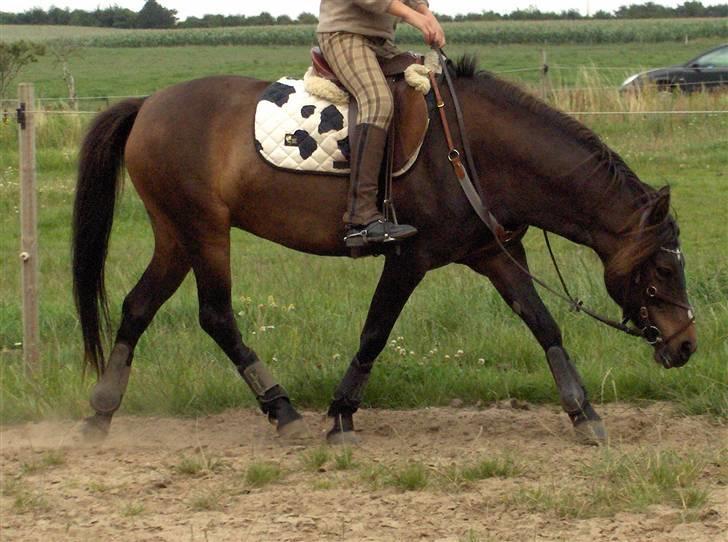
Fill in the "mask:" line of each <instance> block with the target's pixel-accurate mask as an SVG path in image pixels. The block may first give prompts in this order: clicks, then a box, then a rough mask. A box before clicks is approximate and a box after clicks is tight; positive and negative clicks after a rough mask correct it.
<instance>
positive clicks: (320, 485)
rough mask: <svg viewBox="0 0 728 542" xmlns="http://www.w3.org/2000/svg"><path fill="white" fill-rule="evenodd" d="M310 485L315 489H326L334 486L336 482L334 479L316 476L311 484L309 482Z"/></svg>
mask: <svg viewBox="0 0 728 542" xmlns="http://www.w3.org/2000/svg"><path fill="white" fill-rule="evenodd" d="M311 487H312V488H313V489H314V490H316V491H326V490H328V489H333V488H334V487H336V483H335V482H334V480H330V479H328V478H326V479H320V478H318V479H316V480H314V482H313V484H311Z"/></svg>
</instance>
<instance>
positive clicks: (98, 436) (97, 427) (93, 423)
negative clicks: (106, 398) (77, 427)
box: [81, 414, 111, 444]
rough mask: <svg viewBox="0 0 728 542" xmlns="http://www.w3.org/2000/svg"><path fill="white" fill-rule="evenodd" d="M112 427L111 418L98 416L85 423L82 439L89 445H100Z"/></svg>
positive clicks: (87, 419)
mask: <svg viewBox="0 0 728 542" xmlns="http://www.w3.org/2000/svg"><path fill="white" fill-rule="evenodd" d="M110 427H111V416H106V415H104V414H96V415H95V416H90V417H88V418H86V419H85V420H84V421H83V425H82V426H81V437H82V438H83V440H84V441H85V442H86V443H88V444H98V443H101V442H103V441H104V439H105V438H106V437H107V436H108V434H109V428H110Z"/></svg>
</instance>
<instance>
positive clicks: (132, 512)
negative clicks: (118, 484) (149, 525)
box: [121, 502, 144, 518]
mask: <svg viewBox="0 0 728 542" xmlns="http://www.w3.org/2000/svg"><path fill="white" fill-rule="evenodd" d="M143 512H144V505H143V504H142V503H140V502H130V503H127V504H125V505H124V506H123V507H122V508H121V515H122V516H124V517H125V518H133V517H136V516H140V515H141V514H142V513H143Z"/></svg>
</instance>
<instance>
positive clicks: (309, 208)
mask: <svg viewBox="0 0 728 542" xmlns="http://www.w3.org/2000/svg"><path fill="white" fill-rule="evenodd" d="M269 84H270V83H268V82H265V81H260V80H257V79H251V78H247V77H238V76H217V77H207V78H203V79H196V80H193V81H188V82H185V83H181V84H178V85H174V86H171V87H169V88H166V89H163V90H161V91H159V92H157V93H156V94H154V95H152V96H151V97H149V98H148V99H147V101H146V102H145V103H144V105H143V107H142V108H141V110H140V111H139V114H138V116H137V120H136V122H135V124H134V128H133V129H132V132H131V134H130V136H129V140H128V142H127V146H126V153H125V154H126V156H125V159H126V165H127V169H128V170H129V174H130V177H131V179H132V182H133V184H134V186H135V188H136V189H137V192H138V193H139V195H140V197H141V198H142V200H143V201H144V203H145V206H146V207H147V209H148V211H149V212H150V215H151V216H152V220H155V218H156V217H161V218H163V219H166V220H167V221H171V222H178V223H179V224H180V225H181V226H182V225H183V226H184V227H187V226H188V225H191V226H194V223H195V221H196V219H199V220H197V221H198V222H199V223H200V227H203V226H204V227H205V228H209V227H213V226H215V225H218V226H219V228H223V227H224V228H228V227H229V226H231V225H232V226H237V227H240V228H242V229H245V230H247V231H250V232H252V233H254V234H256V235H259V236H261V237H264V238H267V239H270V240H272V241H275V242H278V243H281V244H284V245H286V246H289V247H292V248H296V249H299V250H304V251H308V252H317V253H338V252H339V251H340V248H341V247H340V246H339V245H340V244H341V243H340V236H341V235H340V229H341V224H340V221H341V215H342V214H343V206H344V204H345V196H346V182H342V179H341V178H336V177H331V176H321V175H316V176H304V175H300V174H295V173H289V172H283V171H280V170H277V169H275V168H273V167H271V166H269V165H268V164H266V163H265V162H264V161H263V160H262V159H261V158H260V157H259V156H258V153H257V151H256V148H255V143H254V136H253V127H254V121H255V110H256V106H257V101H258V98H259V96H260V95H261V94H262V93H263V91H264V90H265V89H266V88H267V86H268V85H269ZM305 231H308V234H306V235H302V234H301V232H305Z"/></svg>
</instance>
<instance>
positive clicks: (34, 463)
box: [20, 450, 66, 474]
mask: <svg viewBox="0 0 728 542" xmlns="http://www.w3.org/2000/svg"><path fill="white" fill-rule="evenodd" d="M65 463H66V456H65V455H64V453H63V452H62V451H61V450H49V451H47V452H45V453H44V454H43V455H42V456H41V457H40V458H39V459H34V460H31V461H26V462H23V463H21V465H20V472H21V473H22V474H36V473H38V472H43V471H46V470H48V469H52V468H54V467H59V466H61V465H64V464H65Z"/></svg>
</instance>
